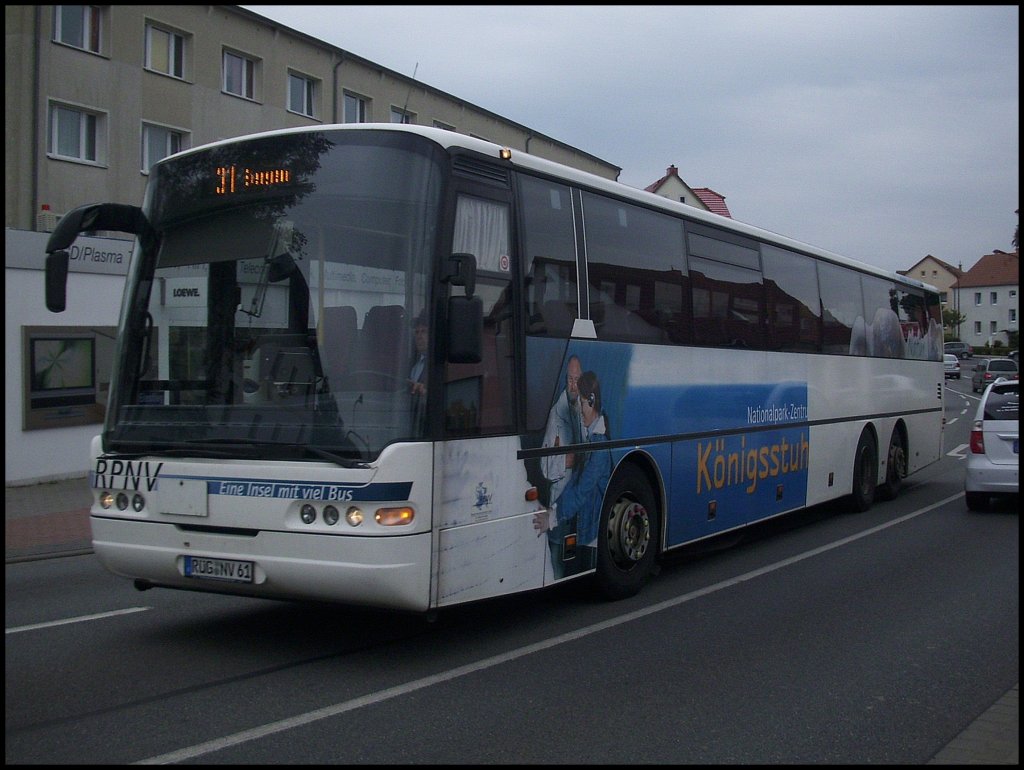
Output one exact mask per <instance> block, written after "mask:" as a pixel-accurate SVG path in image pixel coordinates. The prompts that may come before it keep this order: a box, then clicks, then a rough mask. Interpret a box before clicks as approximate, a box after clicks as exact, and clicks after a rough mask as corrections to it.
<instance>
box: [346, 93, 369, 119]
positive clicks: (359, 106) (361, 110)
mask: <svg viewBox="0 0 1024 770" xmlns="http://www.w3.org/2000/svg"><path fill="white" fill-rule="evenodd" d="M368 120H369V118H368V116H367V109H366V99H364V98H363V97H361V96H356V95H355V94H345V114H344V116H343V117H342V122H343V123H366V122H367V121H368Z"/></svg>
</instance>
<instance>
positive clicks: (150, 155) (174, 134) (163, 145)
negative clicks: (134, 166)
mask: <svg viewBox="0 0 1024 770" xmlns="http://www.w3.org/2000/svg"><path fill="white" fill-rule="evenodd" d="M187 149H188V144H187V137H186V134H184V133H183V132H181V131H175V130H173V129H170V128H166V127H164V126H156V125H151V124H148V123H143V124H142V172H143V173H149V169H150V167H151V166H152V165H153V164H154V163H156V162H157V161H158V160H160V159H161V158H166V157H167V156H168V155H172V154H174V153H176V152H180V151H181V150H187Z"/></svg>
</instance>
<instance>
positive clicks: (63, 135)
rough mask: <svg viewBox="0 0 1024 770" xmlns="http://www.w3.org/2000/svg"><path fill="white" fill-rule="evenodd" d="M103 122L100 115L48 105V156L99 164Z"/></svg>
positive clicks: (78, 109) (72, 108)
mask: <svg viewBox="0 0 1024 770" xmlns="http://www.w3.org/2000/svg"><path fill="white" fill-rule="evenodd" d="M105 125H106V120H105V118H104V116H103V115H102V114H100V113H96V112H89V111H87V110H83V109H81V108H77V107H69V106H67V105H63V104H52V105H50V120H49V140H48V144H47V146H48V152H49V153H50V155H52V156H54V157H57V158H62V159H64V160H79V161H85V162H88V163H101V162H103V160H104V157H103V147H102V144H101V142H100V137H101V135H102V134H101V132H102V131H103V129H104V128H105Z"/></svg>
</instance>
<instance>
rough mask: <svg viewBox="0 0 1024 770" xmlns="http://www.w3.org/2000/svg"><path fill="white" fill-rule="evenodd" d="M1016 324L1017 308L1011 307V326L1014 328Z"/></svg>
mask: <svg viewBox="0 0 1024 770" xmlns="http://www.w3.org/2000/svg"><path fill="white" fill-rule="evenodd" d="M1015 323H1017V308H1015V307H1011V308H1010V325H1011V326H1012V325H1013V324H1015Z"/></svg>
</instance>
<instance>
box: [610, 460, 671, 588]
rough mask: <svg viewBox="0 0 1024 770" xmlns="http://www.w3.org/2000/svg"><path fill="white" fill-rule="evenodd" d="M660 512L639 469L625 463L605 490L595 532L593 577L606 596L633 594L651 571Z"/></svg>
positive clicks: (655, 549) (652, 569) (641, 585)
mask: <svg viewBox="0 0 1024 770" xmlns="http://www.w3.org/2000/svg"><path fill="white" fill-rule="evenodd" d="M660 515H661V514H660V512H659V510H658V506H657V503H656V501H655V497H654V493H653V492H652V491H651V485H650V482H649V481H648V480H647V476H646V475H644V473H643V472H642V471H640V470H639V469H638V468H636V467H633V466H626V467H624V468H623V469H621V471H620V472H619V473H616V474H615V477H614V478H613V479H612V482H611V484H609V485H608V491H607V492H606V493H605V498H604V507H603V508H602V510H601V527H600V529H599V530H598V535H597V571H596V572H595V575H594V577H595V580H596V582H597V586H598V588H599V589H600V591H601V593H602V594H604V596H605V597H606V598H608V599H612V600H616V599H625V598H627V597H630V596H634V595H635V594H636V593H637V592H638V591H639V590H640V589H641V588H642V587H643V584H644V583H645V582H646V581H647V579H648V578H649V577H650V575H651V574H652V572H653V571H654V565H655V561H656V559H657V556H658V539H659V537H660V533H661V521H660Z"/></svg>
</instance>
